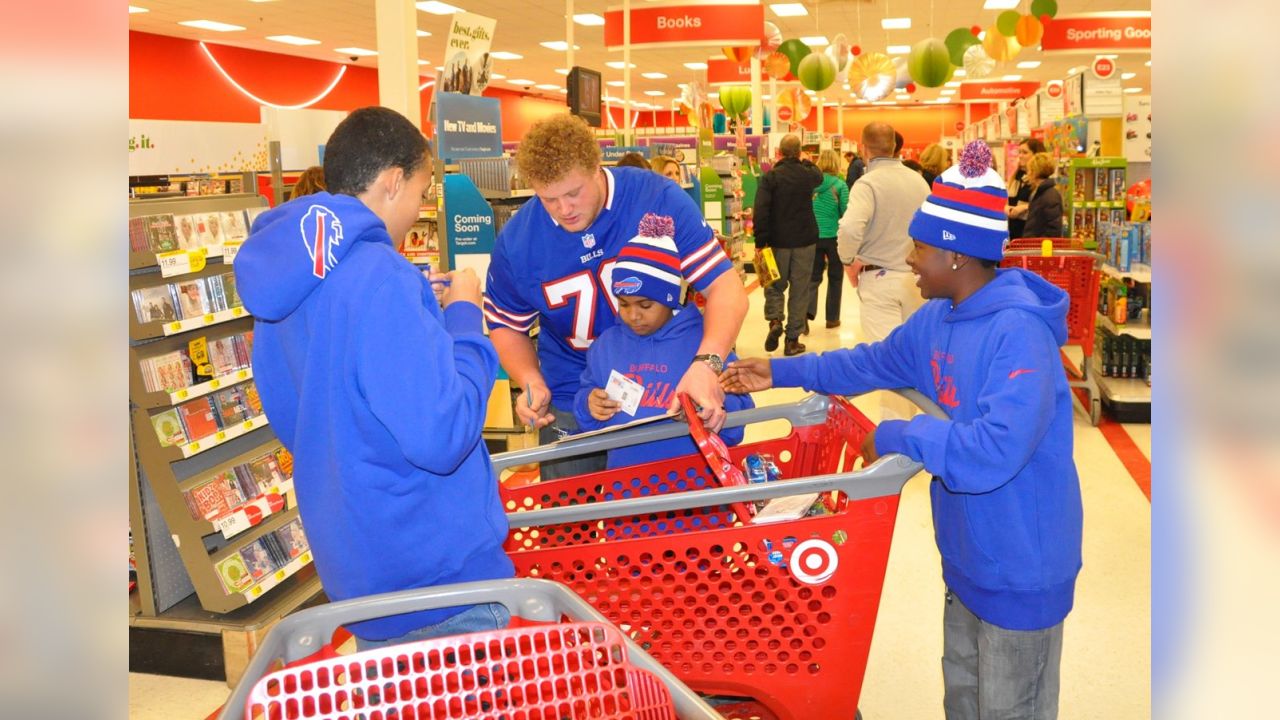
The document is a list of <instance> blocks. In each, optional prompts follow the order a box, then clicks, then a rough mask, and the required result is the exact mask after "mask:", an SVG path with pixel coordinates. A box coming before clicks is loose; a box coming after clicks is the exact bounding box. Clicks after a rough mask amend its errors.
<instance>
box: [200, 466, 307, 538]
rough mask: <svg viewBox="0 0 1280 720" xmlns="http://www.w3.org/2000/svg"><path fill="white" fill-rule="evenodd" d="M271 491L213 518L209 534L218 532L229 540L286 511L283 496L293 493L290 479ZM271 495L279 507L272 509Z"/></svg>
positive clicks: (285, 502)
mask: <svg viewBox="0 0 1280 720" xmlns="http://www.w3.org/2000/svg"><path fill="white" fill-rule="evenodd" d="M272 491H273V492H271V493H268V494H265V495H259V496H258V497H255V498H253V499H252V500H250V501H248V502H246V503H245V504H243V505H241V506H239V507H237V508H236V509H234V510H232V511H231V512H229V513H227V514H225V515H222V516H220V517H216V518H214V519H213V520H211V521H210V525H211V526H212V527H211V529H210V531H209V532H220V533H222V537H223V538H224V539H226V540H230V539H231V538H233V537H235V536H237V535H239V534H240V533H242V532H245V531H246V530H250V529H252V528H255V527H257V526H258V525H260V524H262V521H263V520H266V519H267V518H269V517H271V516H273V515H275V514H277V513H281V512H284V511H285V510H288V509H289V502H288V500H287V499H286V497H285V496H286V495H287V494H289V493H290V492H292V491H293V480H292V478H291V479H288V480H285V481H284V482H282V483H280V484H279V485H278V486H276V487H273V488H272ZM272 495H275V496H276V497H277V498H278V499H276V502H275V504H276V505H278V506H279V507H276V508H273V507H272V504H273V503H272V499H273V498H272V497H271V496H272ZM206 534H207V533H206Z"/></svg>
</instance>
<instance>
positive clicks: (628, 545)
mask: <svg viewBox="0 0 1280 720" xmlns="http://www.w3.org/2000/svg"><path fill="white" fill-rule="evenodd" d="M910 395H911V396H913V399H916V398H919V396H918V394H915V393H910ZM917 402H919V403H921V404H924V405H929V406H932V404H931V403H928V401H927V400H924V399H923V398H920V399H919V400H917ZM935 411H936V409H935ZM729 418H730V419H729V421H728V425H730V426H735V425H745V424H748V423H754V422H763V421H769V420H776V419H785V420H787V421H789V423H790V425H791V432H790V433H789V434H788V435H787V436H786V437H783V438H780V439H775V440H767V441H763V442H756V443H750V444H746V445H741V446H739V447H736V448H732V449H729V450H728V452H727V455H728V459H729V461H730V462H731V463H733V464H734V465H737V464H739V463H740V462H741V461H742V459H743V458H745V457H746V456H747V455H748V454H751V453H770V454H772V455H773V457H774V458H775V459H776V461H777V464H778V465H779V468H780V470H781V471H782V474H783V476H784V477H787V478H802V479H795V480H785V481H779V482H772V483H761V484H753V485H745V486H735V487H717V485H718V484H719V481H718V480H717V478H716V477H715V475H714V474H713V473H712V472H711V471H710V470H709V466H708V462H707V459H706V458H703V457H700V456H697V455H690V456H685V457H680V458H673V459H668V460H662V461H656V462H653V463H648V464H644V465H637V466H632V467H627V468H618V469H614V470H606V471H603V472H599V473H593V474H589V475H582V476H578V477H573V478H564V479H559V480H553V481H547V482H540V483H536V484H532V485H527V486H524V487H520V488H514V489H510V490H507V491H505V492H504V495H505V500H506V503H507V508H508V510H509V511H510V512H509V514H508V519H509V522H510V524H511V527H512V532H511V534H510V536H509V538H508V542H507V550H508V552H509V554H510V556H511V558H512V560H513V561H514V562H515V565H516V572H517V574H519V575H523V576H528V577H537V578H548V579H552V580H557V581H559V582H562V583H564V584H565V585H568V586H569V587H570V588H572V589H573V590H574V591H575V592H577V593H578V594H579V595H581V596H582V597H583V598H584V599H585V600H586V601H587V602H589V603H590V604H591V605H593V606H595V607H596V608H597V609H598V610H599V611H600V612H601V613H603V614H604V615H605V617H607V618H608V619H609V620H610V621H611V622H613V623H615V624H616V625H618V626H619V627H620V628H622V629H623V630H624V631H625V632H626V633H627V634H628V635H629V636H630V637H631V638H632V639H633V640H635V641H636V642H637V643H638V644H639V645H640V646H641V647H642V648H644V649H645V650H647V651H648V652H649V653H651V654H652V655H653V657H654V658H656V659H657V660H658V661H659V662H661V663H662V664H663V665H665V666H666V667H667V668H668V669H670V670H671V671H672V672H673V673H674V674H675V675H676V676H677V677H678V678H679V679H680V680H681V681H683V682H684V683H686V684H687V685H688V686H689V687H691V688H693V689H695V690H697V691H699V692H702V693H706V694H711V695H729V696H737V697H749V698H753V699H754V700H755V701H756V703H757V705H756V706H755V707H754V708H753V712H752V713H751V714H750V715H742V716H741V717H757V718H771V717H772V718H780V719H782V720H799V719H800V718H853V717H855V715H856V713H857V706H858V698H859V695H860V693H861V688H862V681H863V676H864V673H865V670H866V662H867V656H868V653H869V651H870V647H871V636H872V632H873V630H874V627H875V619H876V613H877V611H878V608H879V602H880V593H881V587H882V585H883V583H884V575H885V568H886V565H887V561H888V554H889V546H890V543H891V541H892V537H893V526H894V521H895V517H896V513H897V507H898V498H899V493H900V492H901V489H902V486H903V485H904V484H905V483H906V481H907V480H908V479H910V478H911V477H912V476H914V475H915V474H916V473H917V472H918V471H919V470H920V469H921V467H920V465H918V464H917V463H914V462H912V461H910V460H908V459H907V458H905V457H903V456H901V455H892V456H889V457H886V458H884V459H882V460H881V461H879V462H877V463H875V464H874V465H873V466H871V467H870V468H865V469H861V470H856V465H857V462H858V452H859V448H860V446H861V443H862V440H863V438H864V437H865V436H866V434H867V433H868V432H869V431H870V430H871V429H872V427H873V426H872V424H871V423H870V421H868V420H867V419H866V417H865V416H863V415H862V414H861V413H860V412H859V411H858V410H856V409H855V408H854V407H853V406H852V405H851V404H849V403H848V402H847V401H845V400H844V399H842V398H828V397H822V396H811V397H809V398H807V399H805V400H803V401H801V402H799V403H795V404H791V405H782V406H774V407H768V408H756V409H753V410H746V411H742V412H738V413H733V414H731V415H730V416H729ZM699 429H700V423H699V422H698V421H697V420H696V416H694V417H692V418H691V426H690V430H693V431H694V432H695V436H696V435H697V430H699ZM684 432H688V430H685V429H684V428H683V426H681V425H678V424H667V425H666V426H652V427H646V428H637V429H635V430H630V431H625V432H623V433H618V434H617V435H616V436H602V437H597V438H591V439H587V440H583V441H580V442H578V443H561V444H558V445H562V446H563V447H557V446H549V447H544V448H535V449H531V450H522V451H517V452H512V453H505V454H503V455H499V456H495V458H494V463H495V466H497V467H498V468H504V467H510V466H515V465H523V464H526V463H529V462H538V461H543V460H550V459H554V458H557V457H564V456H568V455H575V454H580V453H586V452H596V451H599V450H604V449H608V448H610V447H619V446H623V445H630V444H635V443H642V442H649V441H652V440H659V439H666V438H669V437H675V436H678V435H680V434H682V433H684ZM716 466H717V463H716V462H713V463H712V465H711V467H716ZM810 476H812V477H810ZM807 493H814V494H816V496H817V497H825V498H826V499H828V500H829V501H830V503H829V505H828V507H829V508H830V510H829V512H826V513H824V514H821V515H816V516H809V517H801V518H799V519H796V520H789V521H783V522H778V523H771V524H759V523H754V522H752V519H751V518H750V517H744V515H747V514H748V513H744V512H740V511H739V512H735V510H734V507H735V506H737V507H739V508H741V507H742V506H743V505H742V504H744V503H750V502H752V501H756V500H764V499H771V498H779V497H792V496H800V495H805V494H807ZM735 716H736V715H735Z"/></svg>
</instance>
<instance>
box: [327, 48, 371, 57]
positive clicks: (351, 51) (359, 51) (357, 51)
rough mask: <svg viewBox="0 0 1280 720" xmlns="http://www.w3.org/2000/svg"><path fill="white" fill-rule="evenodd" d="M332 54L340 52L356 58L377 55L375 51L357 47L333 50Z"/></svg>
mask: <svg viewBox="0 0 1280 720" xmlns="http://www.w3.org/2000/svg"><path fill="white" fill-rule="evenodd" d="M333 51H334V52H340V53H342V54H343V55H355V56H357V57H373V56H374V55H377V54H378V51H377V50H369V49H366V48H359V47H344V48H334V49H333Z"/></svg>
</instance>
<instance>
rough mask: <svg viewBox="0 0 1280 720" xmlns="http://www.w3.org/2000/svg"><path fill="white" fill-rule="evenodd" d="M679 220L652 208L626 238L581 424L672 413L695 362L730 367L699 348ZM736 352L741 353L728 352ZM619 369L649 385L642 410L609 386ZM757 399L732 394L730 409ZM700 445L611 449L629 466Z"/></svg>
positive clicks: (591, 359) (731, 435) (731, 431)
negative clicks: (686, 301)
mask: <svg viewBox="0 0 1280 720" xmlns="http://www.w3.org/2000/svg"><path fill="white" fill-rule="evenodd" d="M674 236H675V224H674V222H673V221H672V219H671V218H670V217H667V216H662V215H654V214H653V213H649V214H647V215H645V216H644V217H643V218H642V219H641V221H640V228H639V233H638V234H637V235H636V236H635V237H633V238H631V240H630V241H629V242H628V243H627V244H626V245H625V246H623V249H622V251H621V252H620V253H619V254H618V258H617V262H616V263H615V264H614V266H613V275H612V278H613V280H612V290H613V296H614V298H616V300H617V310H618V319H619V320H620V321H621V324H618V325H614V326H613V327H611V328H609V329H608V330H606V331H605V332H604V333H603V334H601V335H600V337H598V338H596V340H595V342H593V343H592V344H591V348H590V349H589V350H587V367H586V369H585V370H584V371H583V372H582V378H581V387H580V389H579V390H578V393H577V395H576V397H575V398H574V406H573V412H574V416H575V417H576V419H577V420H578V426H579V427H580V428H581V429H582V430H584V431H589V430H598V429H600V428H604V427H609V426H612V425H621V424H623V423H628V422H631V421H633V420H639V419H641V418H646V417H653V416H655V415H665V414H666V413H667V410H668V408H670V407H671V401H672V400H673V399H674V397H675V395H674V393H675V388H676V386H677V385H678V384H679V383H680V378H681V376H682V375H684V371H685V370H686V369H688V367H689V365H690V364H691V363H693V362H698V361H703V362H707V363H708V364H712V365H713V366H717V367H713V369H714V370H715V371H716V372H720V370H722V369H723V367H719V365H721V360H720V358H718V357H707V358H704V357H701V356H696V353H697V352H698V346H699V343H700V342H701V339H702V329H703V325H702V314H701V313H700V312H698V310H697V309H696V308H685V307H684V306H683V305H682V304H681V302H680V301H681V298H682V296H683V294H684V293H683V287H682V283H683V279H682V278H681V276H680V254H679V252H678V250H677V249H676V244H675V241H674V240H673V239H672V238H673V237H674ZM728 359H729V360H734V359H736V357H735V356H734V355H733V353H730V354H729V358H728ZM615 373H616V374H618V375H621V376H623V377H624V378H626V380H627V381H630V382H634V383H637V384H639V386H640V387H642V388H643V389H644V394H643V395H642V396H641V397H640V403H639V407H638V408H637V409H636V410H635V414H634V415H632V414H629V413H627V412H625V411H623V406H622V403H620V402H619V401H618V400H616V399H613V398H610V397H609V394H608V393H607V392H606V391H605V388H606V387H607V386H608V385H609V378H610V376H611V375H614V374H615ZM750 407H755V405H754V403H752V401H751V397H750V396H749V395H726V396H725V407H724V409H725V410H726V411H727V412H733V411H735V410H743V409H746V408H750ZM742 433H743V430H742V428H741V427H737V428H726V429H725V430H724V431H723V432H722V433H721V438H722V439H723V440H724V441H725V442H726V443H728V444H730V445H736V444H737V443H739V442H741V441H742ZM696 452H698V449H697V446H695V445H694V444H693V439H692V438H690V437H689V436H684V437H678V438H672V439H670V440H660V441H657V442H652V443H645V444H643V445H635V446H631V447H624V448H617V449H614V450H610V451H609V457H608V461H607V462H608V465H607V466H608V467H610V468H614V467H623V466H626V465H635V464H639V463H643V462H652V461H654V460H660V459H665V458H670V457H678V456H680V455H688V454H692V453H696Z"/></svg>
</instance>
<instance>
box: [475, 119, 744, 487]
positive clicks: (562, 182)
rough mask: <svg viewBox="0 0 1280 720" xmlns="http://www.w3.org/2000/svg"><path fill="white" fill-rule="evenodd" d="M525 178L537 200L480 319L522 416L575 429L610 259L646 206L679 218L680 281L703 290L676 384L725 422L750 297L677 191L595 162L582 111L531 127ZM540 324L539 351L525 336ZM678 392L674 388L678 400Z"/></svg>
mask: <svg viewBox="0 0 1280 720" xmlns="http://www.w3.org/2000/svg"><path fill="white" fill-rule="evenodd" d="M516 164H517V167H518V169H519V172H520V175H521V176H522V177H523V178H524V179H525V180H526V181H527V182H528V183H529V185H530V186H531V187H532V188H533V190H534V192H535V193H536V194H537V196H538V202H529V203H527V204H526V205H525V206H524V207H522V208H521V209H520V211H519V212H517V213H516V214H515V216H513V217H512V218H511V220H510V221H509V222H507V224H506V225H505V226H504V227H503V229H502V232H501V234H500V235H499V236H498V242H497V247H496V248H495V249H494V252H493V255H492V258H491V262H490V265H489V275H488V280H487V282H486V284H485V286H486V287H485V291H486V296H485V301H484V315H485V320H486V321H487V322H488V325H489V336H490V339H492V340H493V344H494V347H495V348H496V349H497V351H498V357H499V359H500V360H501V362H502V366H503V367H504V368H505V369H506V371H507V373H508V374H509V375H510V376H511V379H512V381H513V382H515V383H516V384H517V386H519V387H521V388H524V389H525V390H526V392H527V395H526V396H525V397H522V398H521V400H520V402H519V403H517V405H516V411H517V413H518V414H519V416H520V419H521V421H523V422H525V423H527V424H529V425H532V426H535V427H538V428H541V429H542V430H543V433H542V435H543V437H542V439H543V441H544V442H546V441H549V440H553V439H555V437H556V435H555V433H554V432H553V431H552V428H551V427H550V426H551V425H552V424H554V425H556V426H558V427H560V428H562V429H576V427H577V423H576V421H575V420H574V417H573V401H574V395H575V393H576V392H577V390H578V383H579V378H580V376H581V375H582V371H583V369H584V368H585V367H586V352H587V348H589V347H591V343H592V342H593V341H594V340H595V338H597V337H599V336H600V334H601V333H602V332H604V331H605V330H607V329H609V328H610V327H612V326H613V325H615V324H616V323H617V322H618V321H617V307H618V306H617V299H616V298H615V297H614V296H613V266H614V263H615V258H616V257H617V256H618V253H619V252H620V251H621V250H622V248H623V246H625V245H626V244H627V241H628V240H629V239H630V238H631V236H632V235H634V234H635V229H636V227H638V226H639V222H640V219H641V218H642V217H643V216H644V215H645V213H657V214H660V215H666V216H669V217H671V218H672V219H673V220H674V223H675V227H676V236H675V238H674V240H675V243H676V248H677V250H678V251H679V255H680V272H681V279H682V280H683V282H684V283H687V284H688V285H689V286H691V287H693V288H694V289H695V290H698V291H699V292H701V293H702V294H703V295H704V296H705V297H706V298H707V304H706V312H705V315H706V324H705V328H704V331H703V335H702V341H701V343H700V344H699V345H698V352H697V356H696V357H695V359H694V361H693V362H692V363H691V364H690V366H689V367H688V369H686V370H685V372H684V374H683V376H682V377H681V379H680V383H679V385H678V386H677V388H676V391H677V393H679V392H687V393H689V395H690V396H691V397H692V398H693V399H694V400H695V401H696V402H697V404H698V405H699V407H700V408H701V412H700V415H701V416H702V419H703V421H704V422H706V423H707V425H708V426H709V427H711V428H712V429H713V430H719V428H720V426H721V425H722V424H723V423H724V417H725V411H724V391H723V390H722V389H721V388H720V385H719V383H718V380H717V376H718V373H719V371H720V370H721V368H722V367H723V362H724V361H723V358H724V356H725V355H727V354H728V353H729V350H730V349H731V348H732V347H733V343H734V341H735V340H736V339H737V337H738V330H739V329H740V328H741V327H742V320H743V317H744V316H745V315H746V312H747V295H746V291H745V290H744V289H743V287H742V281H741V280H740V279H739V278H738V275H737V273H735V272H733V265H732V263H731V262H730V261H729V258H728V257H727V256H726V255H725V254H724V251H723V250H722V249H721V248H720V244H719V242H718V241H717V240H716V237H715V233H714V232H712V230H711V228H710V227H708V226H707V224H706V223H705V222H704V221H703V219H702V213H701V212H700V211H699V209H698V206H697V205H696V204H695V203H694V202H693V199H692V198H690V197H689V195H688V194H687V193H685V191H684V190H683V189H681V188H680V186H679V185H677V184H676V183H674V182H672V181H670V180H668V179H667V178H664V177H662V176H660V175H658V174H656V173H652V172H647V171H644V170H640V169H637V168H626V167H620V168H604V167H601V166H600V147H599V145H598V144H597V142H596V139H595V137H594V136H593V135H592V134H591V130H590V129H589V128H588V127H587V125H586V124H585V123H584V122H582V121H581V120H580V119H578V118H576V117H573V116H571V115H559V116H555V117H551V118H547V119H545V120H542V121H540V122H538V123H535V124H534V126H533V127H532V128H530V130H529V132H528V133H527V134H526V135H525V137H524V140H523V141H522V142H521V143H520V147H519V149H518V150H517V151H516ZM535 322H536V323H537V324H538V325H539V327H540V330H539V335H538V345H537V350H536V352H535V350H534V345H533V341H532V340H531V339H530V337H529V332H530V330H531V329H532V328H533V326H534V324H535ZM675 395H676V393H673V394H672V405H673V407H674V406H675V404H676V402H678V401H677V400H676V399H675ZM603 468H604V456H603V455H599V456H596V457H593V458H586V459H570V460H567V461H561V462H557V463H544V464H543V466H542V477H543V478H544V479H551V478H555V477H565V476H569V475H577V474H581V473H585V472H592V471H595V470H600V469H603Z"/></svg>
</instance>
